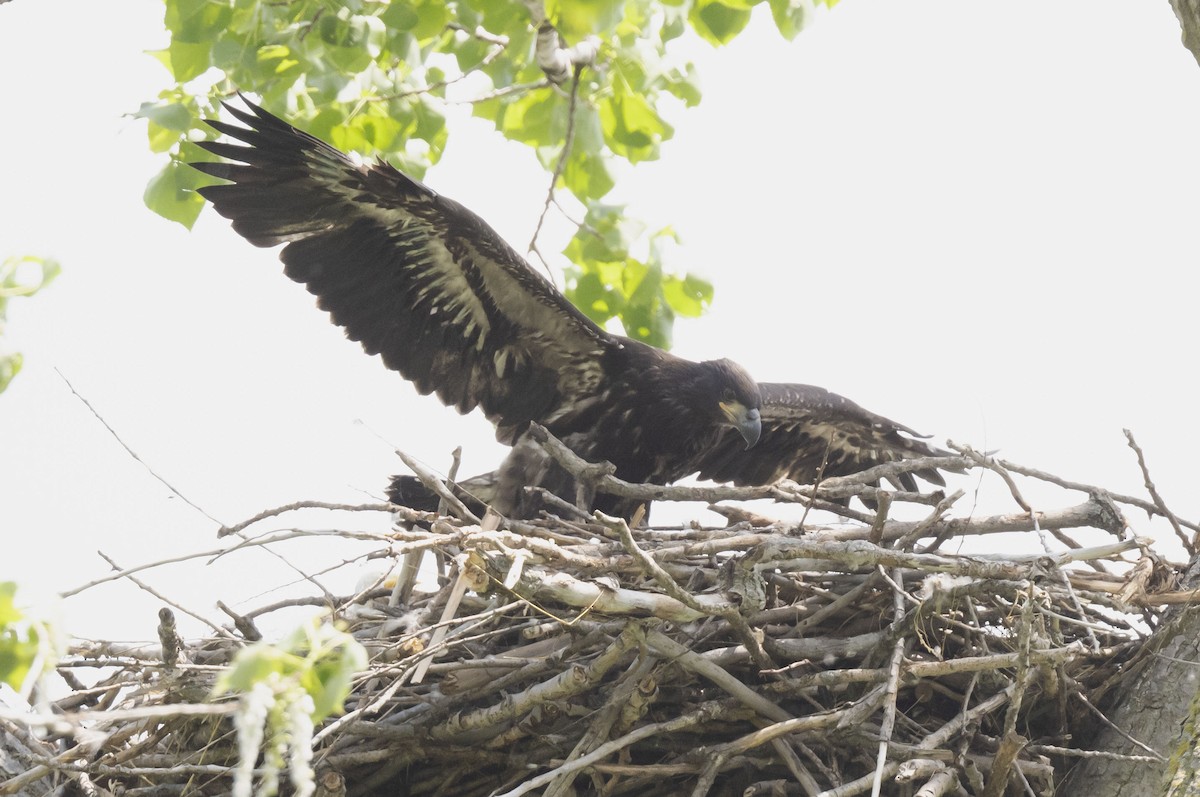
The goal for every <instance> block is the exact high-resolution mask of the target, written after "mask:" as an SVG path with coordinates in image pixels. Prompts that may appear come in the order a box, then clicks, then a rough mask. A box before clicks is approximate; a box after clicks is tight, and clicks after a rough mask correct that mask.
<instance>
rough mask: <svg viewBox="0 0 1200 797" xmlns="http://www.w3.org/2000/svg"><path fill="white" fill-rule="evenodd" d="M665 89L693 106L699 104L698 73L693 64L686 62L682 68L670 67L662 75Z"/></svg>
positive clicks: (690, 106)
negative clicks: (670, 68)
mask: <svg viewBox="0 0 1200 797" xmlns="http://www.w3.org/2000/svg"><path fill="white" fill-rule="evenodd" d="M662 79H663V83H664V85H665V87H666V89H667V91H669V92H671V93H672V94H674V95H675V96H676V97H678V98H679V99H681V100H683V102H684V104H685V105H686V106H687V107H689V108H693V107H695V106H697V105H699V104H700V75H699V74H697V72H696V66H695V64H692V63H688V64H686V65H684V67H683V68H682V69H672V70H670V71H668V72H665V73H664V74H663V76H662Z"/></svg>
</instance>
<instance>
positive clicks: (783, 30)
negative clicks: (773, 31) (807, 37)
mask: <svg viewBox="0 0 1200 797" xmlns="http://www.w3.org/2000/svg"><path fill="white" fill-rule="evenodd" d="M835 1H836V0H835ZM767 2H768V4H769V5H770V6H771V18H772V19H774V20H775V27H776V28H778V29H779V32H780V34H782V35H783V38H785V39H787V40H788V41H791V40H792V39H794V38H796V36H798V35H799V34H800V31H802V30H804V25H805V24H806V23H807V22H808V15H809V13H810V12H811V11H812V2H811V0H767Z"/></svg>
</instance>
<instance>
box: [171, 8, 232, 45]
mask: <svg viewBox="0 0 1200 797" xmlns="http://www.w3.org/2000/svg"><path fill="white" fill-rule="evenodd" d="M164 5H165V6H166V13H165V14H164V17H163V21H164V22H165V23H166V26H167V30H169V31H170V32H171V37H172V39H176V38H178V39H181V40H183V41H188V42H202V41H207V40H211V39H213V38H215V37H216V35H217V34H218V33H220V32H221V31H223V30H224V29H225V28H226V27H227V26H228V25H229V21H230V19H231V18H232V17H233V6H232V5H231V4H230V3H228V2H214V0H165V3H164Z"/></svg>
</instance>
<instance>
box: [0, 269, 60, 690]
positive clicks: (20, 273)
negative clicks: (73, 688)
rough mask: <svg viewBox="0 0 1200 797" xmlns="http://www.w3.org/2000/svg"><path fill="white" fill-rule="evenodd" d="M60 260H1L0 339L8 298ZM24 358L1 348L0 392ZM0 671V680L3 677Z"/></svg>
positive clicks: (51, 273) (26, 291) (36, 285)
mask: <svg viewBox="0 0 1200 797" xmlns="http://www.w3.org/2000/svg"><path fill="white" fill-rule="evenodd" d="M59 271H61V268H60V267H59V265H58V261H56V260H53V259H51V258H47V257H35V256H33V255H25V256H24V257H10V258H7V259H5V260H3V261H0V340H2V339H3V337H4V327H5V322H6V321H7V316H8V300H9V299H11V298H14V297H17V296H32V295H33V294H35V293H37V292H38V291H40V290H41V289H42V288H44V287H46V286H47V285H49V284H50V283H51V282H52V281H53V280H54V278H55V277H57V276H58V273H59ZM23 363H24V358H22V357H21V355H20V353H19V352H4V351H0V393H3V392H4V391H5V389H6V388H7V387H8V384H9V382H11V381H12V380H13V377H15V376H16V375H17V373H18V372H19V371H20V370H21V365H22V364H23ZM3 679H4V678H3V673H2V672H0V680H3Z"/></svg>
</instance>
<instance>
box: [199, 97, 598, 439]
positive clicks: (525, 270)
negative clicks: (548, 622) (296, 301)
mask: <svg viewBox="0 0 1200 797" xmlns="http://www.w3.org/2000/svg"><path fill="white" fill-rule="evenodd" d="M247 105H248V106H249V107H250V109H251V111H252V112H249V113H248V112H245V111H241V110H238V109H235V108H231V107H228V106H226V107H227V109H228V110H229V112H230V113H231V114H233V116H234V117H235V118H237V119H238V120H239V121H240V122H242V123H243V124H244V125H245V127H242V126H239V125H234V124H228V123H225V122H220V121H212V122H209V124H211V125H212V126H213V127H214V128H216V129H217V130H218V131H219V132H221V133H224V134H225V135H226V136H227V137H229V138H231V139H235V140H237V141H240V142H242V143H241V144H232V143H226V142H221V141H210V142H202V143H201V144H200V146H201V147H203V148H204V149H206V150H208V151H209V152H211V153H213V154H215V155H218V156H220V157H222V158H225V159H227V160H226V161H223V162H219V163H196V164H193V166H195V167H196V168H197V169H199V170H200V171H203V172H205V173H206V174H210V175H212V176H214V177H219V178H221V179H223V180H228V181H229V183H227V184H223V185H215V186H209V187H206V188H203V189H201V190H200V193H201V194H203V195H204V197H205V198H207V199H208V200H210V201H211V202H212V203H213V205H214V206H215V207H216V209H217V212H218V213H220V214H221V215H222V216H225V217H226V218H228V219H230V220H231V221H232V222H233V228H234V230H236V231H237V232H238V233H239V234H240V235H242V237H244V238H246V239H247V240H248V241H250V242H251V243H253V244H254V245H256V246H274V245H277V244H281V243H283V244H286V246H284V248H283V250H282V251H281V253H280V259H282V260H283V263H284V265H285V272H286V274H287V275H288V276H289V277H291V278H292V279H293V280H296V281H297V282H301V283H304V285H305V286H306V287H307V288H308V290H309V291H310V292H311V293H313V294H314V295H316V296H317V297H318V299H319V305H320V306H321V308H322V309H324V310H327V311H328V312H329V313H330V315H331V316H332V318H333V321H334V322H335V323H337V324H338V325H340V326H342V327H344V328H345V330H346V334H347V336H348V337H350V338H351V339H353V340H357V341H360V342H361V343H362V345H363V348H364V349H366V351H367V352H368V353H370V354H379V355H381V356H382V358H383V361H384V363H385V364H386V365H387V366H388V367H389V368H392V369H394V370H396V371H399V372H400V373H401V374H403V375H404V376H405V377H406V378H408V379H410V380H412V382H413V383H414V384H415V385H416V386H417V389H418V390H420V391H421V392H422V393H431V392H436V393H437V395H438V397H439V398H440V399H441V400H442V401H443V402H445V403H446V404H449V405H453V406H455V407H457V408H458V409H459V411H461V412H467V411H468V410H471V409H473V408H474V407H476V406H478V407H482V408H483V410H484V412H485V413H486V414H487V415H488V417H489V418H491V419H492V421H493V422H495V423H496V424H497V426H498V430H497V436H498V437H500V438H501V439H503V440H506V441H508V442H511V441H512V439H513V438H514V437H515V435H516V434H519V433H520V431H521V430H522V429H523V428H524V426H525V424H526V423H527V422H528V421H530V420H539V421H542V422H545V420H546V419H547V418H550V417H553V416H554V415H555V414H556V413H560V412H561V411H562V410H563V407H565V406H569V405H571V404H572V403H573V402H575V401H577V400H579V399H580V398H582V397H584V396H587V395H591V394H593V393H594V392H595V391H596V390H597V389H598V388H599V387H602V384H603V382H604V380H605V374H604V371H603V368H602V362H601V361H602V355H603V353H604V352H605V351H606V350H608V349H609V348H611V347H614V346H619V343H617V342H616V341H615V339H613V338H612V337H611V336H610V335H608V334H607V333H605V332H604V331H602V330H601V329H600V328H599V327H597V326H596V325H595V324H593V323H592V322H591V321H589V320H588V319H587V317H586V316H584V315H583V314H582V313H580V312H579V311H578V310H577V309H576V308H575V307H573V306H572V305H571V304H570V303H569V302H567V301H566V299H565V298H564V297H563V296H562V295H561V294H560V293H558V292H557V291H556V290H555V289H554V288H553V287H552V286H550V285H549V283H547V282H546V280H545V279H544V278H542V277H541V275H539V274H537V273H536V272H535V271H534V270H533V269H532V268H530V267H529V265H528V264H527V263H526V262H525V260H524V259H523V258H522V257H521V256H520V255H518V254H517V253H516V252H515V251H513V249H512V248H511V247H509V246H508V244H506V243H505V242H504V240H503V239H501V238H500V236H499V235H498V234H497V233H496V232H495V231H494V230H492V228H491V227H489V226H488V225H487V224H486V223H485V222H484V221H483V220H482V219H480V218H479V217H478V216H476V215H475V214H474V213H472V212H471V211H470V210H468V209H466V208H465V207H463V206H462V205H460V204H458V203H457V202H455V201H453V200H451V199H447V198H446V197H442V196H440V195H438V194H437V193H435V192H434V191H432V190H430V189H429V188H427V187H426V186H425V185H423V184H422V183H420V182H418V181H417V180H414V179H412V178H410V177H408V176H406V175H404V174H402V173H401V172H399V171H397V170H396V169H394V168H392V167H391V166H390V165H387V164H376V165H369V166H361V165H357V164H355V163H354V162H353V161H352V160H350V159H349V158H348V157H346V156H345V155H343V154H342V153H341V152H338V151H337V150H336V149H334V148H333V147H330V146H329V145H327V144H325V143H324V142H322V141H320V140H319V139H317V138H314V137H313V136H311V135H309V134H307V133H304V132H302V131H299V130H297V129H295V128H293V127H291V126H290V125H288V124H286V123H284V122H283V121H281V120H280V119H277V118H276V117H274V116H272V115H271V114H269V113H267V112H266V111H264V110H262V109H261V108H258V107H257V106H255V105H253V104H252V103H249V102H247ZM230 161H232V162H230Z"/></svg>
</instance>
